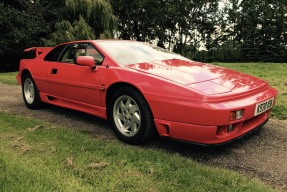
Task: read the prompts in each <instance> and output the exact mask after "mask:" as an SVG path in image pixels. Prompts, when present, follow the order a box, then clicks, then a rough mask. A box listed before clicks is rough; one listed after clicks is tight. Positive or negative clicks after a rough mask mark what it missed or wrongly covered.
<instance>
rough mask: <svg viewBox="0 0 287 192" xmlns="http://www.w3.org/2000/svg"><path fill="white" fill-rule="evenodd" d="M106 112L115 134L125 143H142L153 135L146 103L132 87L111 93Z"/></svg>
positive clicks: (152, 124) (149, 112)
mask: <svg viewBox="0 0 287 192" xmlns="http://www.w3.org/2000/svg"><path fill="white" fill-rule="evenodd" d="M108 113H109V119H110V120H111V121H112V125H113V129H114V132H115V134H116V135H117V136H118V137H119V138H120V139H121V140H122V141H124V142H126V143H130V144H139V143H143V142H145V141H147V140H149V139H151V138H152V137H153V136H154V135H155V128H154V122H153V116H152V113H151V111H150V108H149V106H148V103H147V102H146V100H145V98H144V97H143V96H142V95H141V94H140V93H139V92H138V91H137V90H135V89H133V88H130V87H123V88H120V89H118V90H117V91H116V92H115V93H114V94H113V95H112V98H111V102H110V105H109V112H108Z"/></svg>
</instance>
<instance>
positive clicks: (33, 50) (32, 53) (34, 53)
mask: <svg viewBox="0 0 287 192" xmlns="http://www.w3.org/2000/svg"><path fill="white" fill-rule="evenodd" d="M51 49H52V47H30V48H27V49H25V50H24V54H23V59H33V58H35V57H38V56H39V55H41V54H42V53H44V52H46V51H49V50H51Z"/></svg>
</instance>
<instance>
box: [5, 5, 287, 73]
mask: <svg viewBox="0 0 287 192" xmlns="http://www.w3.org/2000/svg"><path fill="white" fill-rule="evenodd" d="M286 17H287V1H286V0H277V1H271V0H264V1H262V0H221V1H217V0H157V1H154V0H89V1H83V0H54V1H48V0H33V1H31V0H2V1H1V2H0V28H1V31H0V72H1V71H2V72H3V71H15V70H17V69H18V65H19V60H20V59H21V57H22V53H23V50H24V49H25V48H27V47H32V46H53V45H56V44H58V43H61V42H65V41H71V40H80V39H98V38H119V39H132V40H138V41H145V42H153V43H156V44H157V45H158V46H161V47H165V48H168V49H170V50H173V51H175V52H177V53H180V54H182V55H184V56H187V57H189V58H191V59H194V60H198V61H205V62H214V61H219V62H286V61H287V49H286V46H287V44H286V42H287V41H286V40H287V39H286V38H287V20H286Z"/></svg>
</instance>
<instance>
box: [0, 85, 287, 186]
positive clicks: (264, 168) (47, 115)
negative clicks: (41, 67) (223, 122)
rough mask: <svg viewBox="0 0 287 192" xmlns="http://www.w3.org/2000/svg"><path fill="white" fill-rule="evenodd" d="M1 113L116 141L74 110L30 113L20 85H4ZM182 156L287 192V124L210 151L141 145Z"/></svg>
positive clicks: (102, 124) (273, 123)
mask: <svg viewBox="0 0 287 192" xmlns="http://www.w3.org/2000/svg"><path fill="white" fill-rule="evenodd" d="M0 111H5V112H9V113H11V114H17V115H22V116H27V117H30V118H35V119H41V120H44V121H46V122H49V123H56V124H60V125H63V126H66V127H70V128H74V129H78V130H79V131H84V132H88V133H90V134H91V135H92V136H93V137H96V138H99V139H103V140H116V138H115V136H114V134H113V132H112V130H111V128H110V126H109V125H108V123H107V122H106V121H104V120H101V119H99V118H96V117H93V116H90V115H87V114H84V113H80V112H77V111H73V110H68V109H63V108H59V107H55V106H49V107H48V108H45V109H43V110H37V111H36V110H29V109H27V108H26V107H25V105H24V102H23V100H22V95H21V88H20V87H19V86H8V85H3V84H0ZM139 147H146V148H157V149H158V150H164V151H167V152H170V153H174V152H176V153H179V154H181V155H183V156H186V157H188V158H191V159H193V160H195V161H198V162H200V163H203V164H206V165H210V166H214V167H224V168H228V169H231V170H235V171H237V172H240V173H242V174H244V175H248V176H251V177H254V178H256V179H259V180H262V181H263V182H265V183H267V184H270V185H271V186H273V187H275V188H277V189H279V190H281V191H287V121H280V120H275V119H270V121H269V122H268V123H267V124H266V125H265V126H264V128H263V129H261V130H260V131H258V132H256V133H254V134H252V135H250V136H248V137H246V138H244V139H241V140H240V141H238V142H235V143H232V144H228V145H226V146H223V147H214V148H206V147H199V146H194V145H191V144H183V143H179V142H173V141H170V140H163V139H155V140H153V141H152V142H150V143H148V144H146V145H143V146H139Z"/></svg>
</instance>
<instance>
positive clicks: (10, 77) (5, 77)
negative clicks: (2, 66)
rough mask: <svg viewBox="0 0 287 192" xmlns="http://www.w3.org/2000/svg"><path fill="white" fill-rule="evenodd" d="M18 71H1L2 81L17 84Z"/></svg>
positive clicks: (0, 80) (0, 78) (0, 79)
mask: <svg viewBox="0 0 287 192" xmlns="http://www.w3.org/2000/svg"><path fill="white" fill-rule="evenodd" d="M17 74H18V72H10V73H0V83H5V84H8V85H17V84H18V83H17V81H16V75H17Z"/></svg>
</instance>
